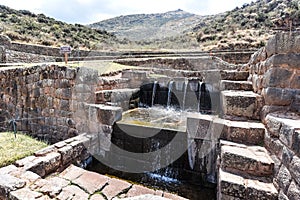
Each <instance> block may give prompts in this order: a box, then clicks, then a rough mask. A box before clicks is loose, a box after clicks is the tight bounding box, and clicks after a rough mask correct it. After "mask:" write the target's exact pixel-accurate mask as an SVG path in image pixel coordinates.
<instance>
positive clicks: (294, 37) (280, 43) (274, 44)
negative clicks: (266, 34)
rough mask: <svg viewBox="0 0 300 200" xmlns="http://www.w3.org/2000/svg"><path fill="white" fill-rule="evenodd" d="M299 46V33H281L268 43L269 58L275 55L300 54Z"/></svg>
mask: <svg viewBox="0 0 300 200" xmlns="http://www.w3.org/2000/svg"><path fill="white" fill-rule="evenodd" d="M299 44H300V36H299V35H298V33H297V32H292V33H291V34H287V33H284V32H279V33H277V34H276V35H275V36H274V37H272V38H270V39H269V41H268V42H267V44H266V52H267V56H268V57H270V56H272V55H274V54H288V53H300V46H299Z"/></svg>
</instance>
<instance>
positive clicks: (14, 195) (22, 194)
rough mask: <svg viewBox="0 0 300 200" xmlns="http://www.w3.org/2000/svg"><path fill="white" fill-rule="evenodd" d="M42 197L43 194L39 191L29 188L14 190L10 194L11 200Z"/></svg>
mask: <svg viewBox="0 0 300 200" xmlns="http://www.w3.org/2000/svg"><path fill="white" fill-rule="evenodd" d="M40 197H42V194H41V193H39V192H35V191H31V190H30V189H28V188H22V189H19V190H16V191H13V192H11V193H10V194H9V199H11V200H25V199H28V200H29V199H37V198H40Z"/></svg>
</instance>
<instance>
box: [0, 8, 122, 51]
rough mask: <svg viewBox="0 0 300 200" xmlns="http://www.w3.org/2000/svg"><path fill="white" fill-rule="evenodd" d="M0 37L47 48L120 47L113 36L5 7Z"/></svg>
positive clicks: (1, 15)
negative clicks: (69, 46) (63, 46)
mask: <svg viewBox="0 0 300 200" xmlns="http://www.w3.org/2000/svg"><path fill="white" fill-rule="evenodd" d="M0 33H1V34H4V35H7V36H8V37H10V39H11V40H12V41H18V42H24V43H33V44H41V45H46V46H61V45H66V44H68V45H71V46H72V47H75V48H76V47H77V46H80V48H83V49H95V48H98V49H99V48H104V49H105V48H106V47H111V46H113V45H116V44H119V43H120V41H119V40H118V39H117V38H116V37H115V36H114V35H113V34H111V33H108V32H106V31H104V30H96V29H91V28H88V27H86V26H83V25H80V24H75V25H73V24H68V23H64V22H61V21H57V20H55V19H53V18H50V17H47V16H45V15H43V14H38V15H36V14H34V13H31V12H29V11H27V10H14V9H11V8H9V7H6V6H2V5H0ZM122 42H123V43H124V41H122ZM99 45H102V46H101V47H99Z"/></svg>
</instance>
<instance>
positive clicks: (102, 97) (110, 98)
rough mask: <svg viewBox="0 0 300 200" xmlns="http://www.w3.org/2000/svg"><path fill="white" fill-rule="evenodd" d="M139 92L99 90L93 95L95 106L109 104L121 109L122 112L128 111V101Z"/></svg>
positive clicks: (135, 90)
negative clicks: (94, 96)
mask: <svg viewBox="0 0 300 200" xmlns="http://www.w3.org/2000/svg"><path fill="white" fill-rule="evenodd" d="M138 91H139V89H114V90H101V91H98V92H96V93H95V95H96V103H97V104H110V105H115V106H119V107H122V108H123V110H128V109H129V107H130V100H131V99H132V97H133V96H134V94H136V93H137V92H138Z"/></svg>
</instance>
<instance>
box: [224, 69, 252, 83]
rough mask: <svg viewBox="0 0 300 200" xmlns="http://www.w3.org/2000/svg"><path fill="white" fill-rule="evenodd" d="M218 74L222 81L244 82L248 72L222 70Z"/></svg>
mask: <svg viewBox="0 0 300 200" xmlns="http://www.w3.org/2000/svg"><path fill="white" fill-rule="evenodd" d="M220 74H221V79H222V80H232V81H246V80H247V79H248V77H249V72H248V71H236V70H222V71H220Z"/></svg>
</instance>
